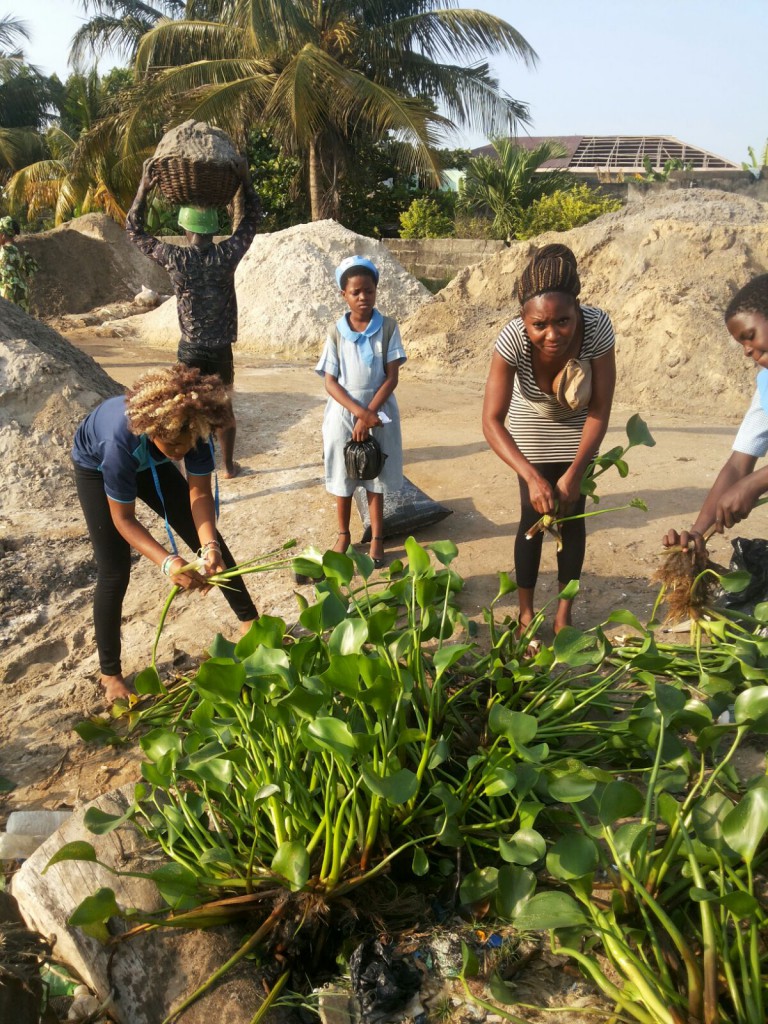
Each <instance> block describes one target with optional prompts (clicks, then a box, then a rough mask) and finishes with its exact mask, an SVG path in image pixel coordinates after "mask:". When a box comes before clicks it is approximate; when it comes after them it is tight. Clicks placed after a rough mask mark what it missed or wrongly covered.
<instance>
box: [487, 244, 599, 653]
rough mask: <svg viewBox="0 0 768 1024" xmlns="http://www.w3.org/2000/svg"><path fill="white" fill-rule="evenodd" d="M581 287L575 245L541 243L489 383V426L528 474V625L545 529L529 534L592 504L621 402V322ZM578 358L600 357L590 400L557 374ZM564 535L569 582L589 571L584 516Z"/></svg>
mask: <svg viewBox="0 0 768 1024" xmlns="http://www.w3.org/2000/svg"><path fill="white" fill-rule="evenodd" d="M580 290H581V283H580V281H579V275H578V269H577V266H576V257H575V256H574V255H573V253H572V252H571V250H570V249H568V248H567V247H566V246H564V245H547V246H545V247H544V248H542V249H540V250H538V251H537V252H535V253H534V255H533V257H532V258H531V260H530V262H529V264H528V266H527V267H526V268H525V270H524V271H523V275H522V277H521V279H520V282H519V284H518V289H517V292H518V299H519V300H520V316H518V317H516V318H515V319H514V320H511V321H510V322H509V323H508V324H507V326H506V327H504V329H503V330H502V332H501V334H500V335H499V338H498V340H497V342H496V349H495V351H494V353H493V360H492V362H491V369H490V373H489V374H488V381H487V383H486V388H485V402H484V405H483V432H484V434H485V437H486V439H487V440H488V443H489V444H490V446H491V448H492V449H493V450H494V451H495V452H496V454H497V455H498V456H499V458H500V459H502V460H503V461H504V462H506V463H507V465H508V466H511V467H512V469H514V471H515V472H516V473H517V476H518V480H519V483H520V524H519V526H518V530H517V536H516V538H515V577H516V581H517V585H518V600H519V602H520V626H521V627H523V628H524V627H525V626H527V625H528V624H529V623H530V622H531V620H532V619H533V616H534V590H535V587H536V580H537V578H538V573H539V562H540V560H541V542H542V536H543V535H542V534H541V533H539V534H537V535H536V536H535V537H534V538H533V539H532V540H526V538H525V534H526V532H527V531H528V530H529V529H530V528H531V526H533V524H534V523H535V522H536V520H537V519H539V518H540V517H541V516H542V515H547V514H554V513H555V512H557V513H558V514H559V515H573V514H576V513H580V512H583V511H584V502H585V498H584V495H582V494H581V491H580V485H581V480H582V477H583V476H584V473H585V471H586V469H587V467H588V465H589V463H590V462H591V460H592V458H593V457H594V456H595V454H596V453H597V450H598V448H599V446H600V443H601V441H602V440H603V437H604V436H605V432H606V430H607V428H608V420H609V417H610V413H611V404H612V402H613V392H614V386H615V382H616V362H615V356H614V336H613V327H612V326H611V321H610V319H609V318H608V316H607V315H606V314H605V313H604V312H603V311H602V310H600V309H596V308H595V307H592V306H582V305H581V304H580V302H579V299H578V295H579V292H580ZM570 359H581V360H584V359H586V360H589V361H590V363H591V368H592V391H591V396H590V398H589V400H588V404H587V405H585V406H583V407H582V408H573V407H571V406H570V405H567V404H561V401H560V400H558V398H557V397H556V393H557V390H558V389H557V386H556V378H558V375H559V374H560V371H561V370H562V369H563V368H564V366H565V364H566V363H567V362H568V361H569V360H570ZM507 416H508V418H509V427H507V425H506V423H505V419H506V417H507ZM562 538H563V550H562V551H560V552H558V556H557V569H558V580H559V583H560V588H561V589H562V588H563V587H564V586H565V585H566V584H567V583H568V582H569V581H570V580H577V579H579V577H580V575H581V568H582V564H583V562H584V551H585V547H586V530H585V528H584V520H583V519H577V520H575V521H574V522H570V523H564V524H563V527H562ZM572 603H573V602H572V600H562V599H561V600H560V601H559V602H558V606H557V612H556V614H555V622H554V629H555V633H558V632H559V631H560V630H561V629H562V628H563V627H564V626H567V625H570V624H571V605H572Z"/></svg>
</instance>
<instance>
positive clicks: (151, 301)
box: [133, 284, 161, 309]
mask: <svg viewBox="0 0 768 1024" xmlns="http://www.w3.org/2000/svg"><path fill="white" fill-rule="evenodd" d="M133 301H134V302H135V303H136V304H137V305H139V306H147V307H149V308H152V309H154V307H155V306H157V305H159V303H160V301H161V299H160V296H159V295H158V293H157V292H156V291H153V290H152V289H151V288H147V286H146V285H144V284H143V285H142V286H141V291H140V292H138V293H137V294H136V295H134V297H133Z"/></svg>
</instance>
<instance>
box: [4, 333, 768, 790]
mask: <svg viewBox="0 0 768 1024" xmlns="http://www.w3.org/2000/svg"><path fill="white" fill-rule="evenodd" d="M70 340H72V341H73V342H75V343H76V344H78V345H79V346H80V347H82V348H84V349H85V350H86V351H88V352H90V353H91V354H92V355H93V356H94V357H95V358H96V359H97V360H98V361H99V362H100V363H101V364H102V365H103V366H104V368H105V369H106V370H107V371H108V372H109V373H110V374H112V376H114V377H115V378H116V379H118V380H119V381H121V382H123V383H128V382H129V381H131V380H132V379H133V378H135V376H136V375H138V374H140V373H142V372H144V371H145V370H147V369H149V368H150V367H152V366H153V365H157V364H163V363H166V362H167V361H168V354H167V352H164V351H163V352H152V351H150V350H147V349H146V348H137V349H131V348H129V347H126V346H125V344H124V343H123V342H119V341H113V340H105V339H103V338H98V337H97V336H96V335H95V334H94V333H93V332H89V331H81V332H77V333H76V334H75V335H72V336H71V337H70ZM236 372H237V391H236V396H235V406H236V412H237V416H238V428H239V433H238V442H237V450H238V458H239V460H240V461H241V463H242V464H243V466H244V472H243V474H242V475H241V476H240V477H239V478H237V479H235V480H232V481H221V492H222V517H221V529H222V532H223V534H224V536H225V537H226V538H227V539H228V541H229V543H230V545H231V547H232V548H233V551H234V553H235V555H236V557H238V558H240V559H245V558H247V557H251V556H254V555H257V554H260V553H262V552H266V551H269V550H270V549H272V548H275V547H278V546H280V545H282V544H283V543H284V542H285V541H286V540H287V539H289V538H296V539H297V541H298V543H299V546H300V547H303V546H306V545H308V544H312V545H315V546H317V547H320V548H322V549H324V548H326V547H328V546H330V544H331V542H332V541H333V539H334V536H335V525H334V515H333V504H332V500H331V499H330V498H329V496H328V495H327V494H326V493H325V489H324V486H323V482H322V452H321V437H320V424H321V419H322V408H323V402H324V397H323V391H322V385H321V382H320V380H319V378H317V377H316V376H315V375H314V373H313V372H312V369H311V366H310V365H303V366H296V365H288V364H275V363H270V364H265V363H258V362H256V361H254V360H253V359H252V358H250V357H248V356H241V357H240V358H239V359H238V364H237V371H236ZM401 380H402V383H401V385H400V387H399V389H398V399H399V402H400V407H401V410H402V414H403V436H404V442H405V471H406V475H407V476H408V478H409V479H410V480H411V481H413V483H414V484H416V485H417V486H418V487H420V488H422V489H423V490H424V491H425V492H426V493H427V494H429V495H430V497H432V498H434V499H435V500H437V501H440V502H442V503H443V504H444V505H447V506H448V507H449V508H451V509H452V510H453V515H452V516H450V517H449V518H448V519H446V520H444V521H443V522H441V523H439V524H437V525H436V526H434V527H431V528H428V529H425V530H423V531H421V532H420V533H419V534H418V539H419V540H420V541H422V542H426V541H430V540H437V539H442V538H444V537H450V538H451V539H452V540H454V541H455V542H456V544H457V545H458V547H459V556H458V559H457V561H456V563H455V566H456V568H457V570H458V571H459V572H460V573H461V575H462V576H463V577H464V579H465V580H466V588H465V591H464V596H463V605H464V609H465V611H466V612H467V613H468V614H469V615H470V616H471V617H475V618H479V617H480V613H481V609H482V608H483V607H485V606H487V605H488V604H489V603H490V601H491V600H492V599H493V598H494V596H495V595H496V592H497V573H498V572H499V571H500V570H503V569H504V570H511V568H512V536H513V533H514V529H515V526H516V515H517V507H518V496H517V485H516V480H515V478H514V474H512V472H511V471H510V470H508V469H507V468H506V467H505V466H504V465H503V464H502V463H501V462H500V461H499V460H498V459H497V458H496V457H495V456H494V455H493V454H492V453H491V452H490V451H489V450H488V448H487V445H486V443H485V441H484V439H483V437H482V432H481V429H480V406H481V402H482V390H483V381H482V380H477V379H471V378H466V377H462V378H461V379H460V380H458V381H457V380H448V379H445V378H436V377H427V376H422V375H420V374H419V373H418V372H417V371H415V370H413V369H411V368H410V366H407V367H406V369H405V370H404V371H403V374H402V378H401ZM636 411H639V412H640V413H641V414H642V415H643V416H644V417H645V418H646V419H647V421H648V423H649V425H650V427H651V429H652V432H653V434H654V436H655V438H656V441H657V445H656V447H655V448H652V449H637V450H633V451H632V452H631V453H630V458H629V461H630V467H631V469H630V475H629V477H628V478H627V479H626V480H621V479H620V478H619V477H618V475H617V474H614V473H610V474H606V476H605V477H604V483H603V486H602V487H601V494H602V496H603V505H604V506H605V507H607V506H608V505H609V504H623V503H625V502H626V501H628V500H629V499H630V498H631V497H633V496H635V495H639V496H641V497H643V498H644V499H645V501H646V502H647V503H648V505H649V508H650V511H649V513H647V514H645V513H642V512H639V511H636V510H630V511H627V512H622V513H618V514H615V515H609V516H605V517H600V518H596V519H593V520H591V522H590V525H589V527H588V530H589V534H590V539H589V542H588V548H587V561H586V572H585V576H584V580H583V586H582V596H581V597H580V598H579V600H578V602H577V604H576V608H575V624H576V625H577V626H579V627H588V626H591V625H593V624H595V623H597V622H600V621H602V620H603V619H605V618H606V616H607V615H608V614H609V613H610V612H611V611H612V610H613V609H615V608H628V609H630V610H631V611H633V612H634V613H635V614H636V615H637V616H638V617H639V618H640V619H641V620H644V619H647V617H648V614H649V611H650V608H651V605H652V602H653V597H654V591H653V590H652V589H651V587H650V586H649V584H648V582H647V581H648V578H649V577H650V575H651V573H652V571H653V569H654V568H655V566H656V564H657V562H658V552H659V540H660V537H661V535H662V533H663V532H664V530H665V529H666V528H667V527H669V526H672V525H679V526H683V525H687V524H688V523H689V522H690V518H691V515H692V513H693V512H695V510H696V509H697V508H698V506H699V504H700V503H701V500H702V499H703V497H704V495H705V493H706V491H707V489H708V487H709V486H710V485H711V482H712V480H713V479H714V475H715V473H716V471H717V470H718V468H719V467H720V465H721V464H722V462H723V460H724V459H725V458H726V456H727V454H728V452H729V450H730V445H731V442H732V439H733V435H734V432H735V428H734V422H735V421H737V420H738V417H736V418H735V420H734V418H733V417H732V418H731V420H730V422H725V421H722V422H713V423H710V424H708V425H707V426H706V428H705V429H702V427H701V423H700V421H699V422H692V421H690V420H686V419H683V418H681V417H677V416H669V415H664V414H663V413H659V412H654V411H649V410H643V409H640V410H636V409H626V408H621V407H619V408H617V409H616V410H615V412H614V416H613V424H614V425H613V427H612V429H611V431H610V433H609V436H608V438H607V442H606V446H612V445H615V444H619V443H621V442H622V441H623V439H624V424H625V423H626V420H627V419H628V418H629V416H630V415H631V414H632V413H634V412H636ZM43 511H44V510H40V519H41V526H40V531H41V534H40V536H39V537H37V538H24V541H25V543H26V542H27V541H29V542H30V543H32V542H34V543H41V544H43V543H44V544H46V545H47V546H48V548H49V550H50V552H51V570H50V571H51V573H52V574H54V575H53V578H54V579H56V580H58V581H59V582H58V584H57V587H56V589H55V593H54V594H53V595H52V596H51V595H48V596H47V597H45V598H43V597H42V596H41V598H40V607H39V608H38V609H37V610H36V611H35V613H34V614H32V615H31V617H29V618H28V620H27V621H20V620H18V621H16V622H15V623H14V626H15V627H16V628H15V630H14V632H13V635H12V636H11V638H10V640H9V642H8V643H7V644H6V646H5V649H4V650H2V651H0V677H1V678H3V679H4V686H3V698H4V710H5V714H4V715H3V716H2V718H1V720H0V749H1V751H2V752H1V754H0V775H2V776H5V777H7V778H10V779H12V780H13V781H14V782H16V784H17V788H16V789H15V790H14V791H13V792H12V793H11V794H10V795H9V797H8V799H7V801H6V804H7V807H8V809H10V808H12V807H14V806H30V805H35V804H39V805H41V806H48V807H56V806H58V805H60V804H64V805H69V804H71V803H72V802H73V801H74V800H75V799H76V798H77V797H82V798H90V797H92V796H95V795H97V794H98V793H99V792H102V791H104V790H105V789H107V788H110V787H111V786H112V785H115V784H119V783H120V782H121V781H124V780H126V779H128V778H131V777H134V775H135V771H136V768H135V761H134V758H135V755H125V754H124V753H122V752H121V751H119V750H118V751H115V750H105V749H103V748H99V749H91V748H85V747H83V745H82V744H81V742H80V740H79V739H78V737H77V736H76V734H74V733H73V732H72V731H71V730H72V727H73V725H74V724H75V723H76V722H78V721H79V720H81V719H82V718H83V717H84V716H85V715H87V714H88V713H93V712H94V711H96V710H98V709H99V707H100V704H99V701H100V693H99V689H98V687H97V685H96V678H97V663H96V658H95V649H94V644H93V638H92V630H91V610H90V599H91V594H92V583H93V572H92V569H91V567H90V563H89V561H88V558H89V547H88V545H87V543H86V541H84V540H83V536H82V527H81V526H80V525H79V520H78V510H77V509H73V510H72V515H71V517H70V519H69V521H67V522H66V523H58V524H51V525H50V526H49V527H47V528H46V527H45V525H44V523H43V519H44V515H43ZM155 527H156V528H157V529H158V530H159V532H158V533H157V536H158V537H161V534H162V525H161V524H159V523H157V521H155ZM43 531H45V532H44V533H43ZM361 532H362V530H361V528H358V527H357V525H355V526H354V527H353V540H359V538H360V534H361ZM736 532H738V533H739V534H741V535H742V536H759V535H760V534H761V533H762V534H765V533H766V513H765V512H763V511H760V512H758V513H756V514H755V515H754V516H753V517H752V518H751V519H750V520H749V521H748V522H747V523H746V524H742V527H741V528H740V529H739V530H738V531H734V533H736ZM161 539H162V537H161ZM11 542H13V539H12V538H11ZM401 543H402V542H401V541H400V540H398V541H395V542H392V544H391V545H390V547H389V553H391V554H395V555H397V554H402V553H403V549H402V547H401V546H400V545H401ZM712 549H713V557H715V558H716V559H717V560H720V561H724V562H726V563H727V561H728V560H729V557H730V543H729V541H728V540H727V539H722V538H718V539H717V540H716V541H715V542H714V543H713V545H712ZM19 566H20V572H23V563H22V562H21V561H20V563H19ZM554 568H555V550H554V545H553V544H551V543H547V545H546V549H545V554H544V559H543V562H542V575H541V580H540V589H539V593H540V600H541V602H542V603H543V602H544V601H546V600H548V599H551V598H552V597H553V596H554V595H555V594H556V581H555V575H554ZM252 579H255V580H256V582H255V584H254V585H253V588H252V589H253V592H254V594H255V597H256V601H257V604H258V606H259V608H260V610H261V611H262V612H265V613H269V614H273V615H280V616H283V617H285V618H286V619H289V620H291V619H293V618H295V615H296V610H297V606H296V601H295V597H294V589H295V587H294V585H293V583H292V580H291V579H290V578H289V576H288V575H287V574H274V575H270V576H258V577H252ZM19 586H21V582H20V583H19ZM166 593H167V591H166V588H165V586H164V584H163V581H162V579H161V577H160V576H159V575H158V573H157V570H156V569H155V568H154V567H153V566H151V565H150V564H149V563H147V562H146V561H143V562H139V563H137V564H136V567H135V569H134V572H133V575H132V579H131V586H130V588H129V592H128V596H127V599H126V603H125V612H124V628H123V651H124V668H125V670H126V671H127V672H133V671H137V670H139V669H141V668H143V667H144V666H145V665H146V664H147V663H148V661H149V657H150V649H151V643H152V638H153V636H154V632H155V628H156V624H157V620H158V616H159V613H160V609H161V607H162V604H163V601H164V598H165V595H166ZM503 610H504V611H507V612H510V613H512V612H514V600H513V599H512V598H510V599H508V603H507V604H505V605H504V606H503ZM217 631H222V632H223V633H225V634H227V635H233V634H234V632H235V624H234V622H233V620H232V618H231V615H230V613H229V609H228V607H227V605H226V604H225V602H224V601H223V599H222V598H221V595H220V594H216V593H214V594H212V595H211V596H210V597H209V598H207V599H205V600H203V599H200V598H199V597H198V596H196V595H191V596H189V597H186V596H184V597H182V598H181V599H179V601H178V602H177V603H176V605H175V606H174V609H173V611H172V614H171V617H170V622H169V624H168V628H167V631H166V634H165V635H164V638H163V641H162V652H161V657H162V660H163V662H164V664H165V665H167V666H170V664H171V662H172V661H173V662H175V663H177V664H183V663H184V661H185V660H187V659H188V658H190V657H191V658H195V657H197V656H198V655H199V654H200V653H201V651H202V650H204V649H205V647H207V645H208V644H209V642H210V641H211V639H212V638H213V636H214V634H215V633H216V632H217ZM550 635H551V634H550V633H545V636H547V637H549V636H550Z"/></svg>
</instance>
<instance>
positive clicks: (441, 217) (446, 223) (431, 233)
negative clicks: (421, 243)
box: [400, 196, 453, 238]
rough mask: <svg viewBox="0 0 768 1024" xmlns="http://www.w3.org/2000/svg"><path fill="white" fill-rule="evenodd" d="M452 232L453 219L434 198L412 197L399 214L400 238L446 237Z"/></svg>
mask: <svg viewBox="0 0 768 1024" xmlns="http://www.w3.org/2000/svg"><path fill="white" fill-rule="evenodd" d="M452 234H453V221H452V220H451V218H450V217H449V216H447V214H445V213H443V211H442V210H441V209H440V207H439V206H438V204H437V203H436V202H435V200H434V199H428V198H427V197H426V196H423V197H422V198H421V199H414V200H413V202H412V203H411V205H410V206H409V207H408V209H407V210H406V211H405V212H404V213H401V214H400V237H401V238H448V237H449V236H450V235H452Z"/></svg>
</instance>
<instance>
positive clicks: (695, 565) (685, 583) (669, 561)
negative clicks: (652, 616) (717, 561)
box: [652, 551, 717, 623]
mask: <svg viewBox="0 0 768 1024" xmlns="http://www.w3.org/2000/svg"><path fill="white" fill-rule="evenodd" d="M711 568H714V566H713V564H712V563H711V562H710V561H709V560H708V559H707V558H706V557H704V558H701V557H700V556H697V555H696V554H695V552H693V551H672V552H670V553H669V554H668V555H666V556H665V558H664V561H663V562H662V564H661V565H660V566H659V568H658V569H657V570H656V572H655V573H654V574H653V576H652V579H653V581H654V582H656V583H660V584H661V585H662V587H663V588H664V592H665V599H666V603H667V615H666V619H665V621H666V622H671V623H675V622H684V621H685V620H686V619H698V618H700V617H701V614H702V612H703V611H704V609H705V608H707V607H708V606H709V605H710V604H711V603H712V599H713V597H714V591H715V588H716V585H717V579H716V577H715V576H713V575H711V574H710V573H707V574H706V575H705V576H702V577H701V578H700V579H699V578H698V577H699V576H700V574H701V573H702V572H704V570H705V569H711Z"/></svg>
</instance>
